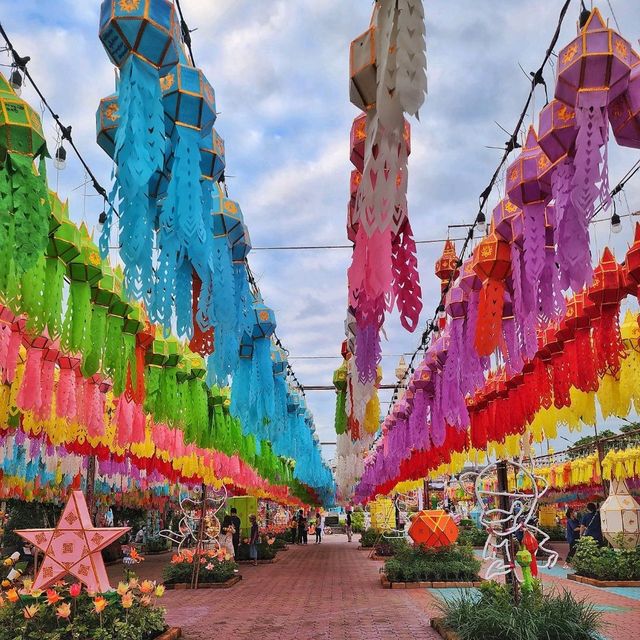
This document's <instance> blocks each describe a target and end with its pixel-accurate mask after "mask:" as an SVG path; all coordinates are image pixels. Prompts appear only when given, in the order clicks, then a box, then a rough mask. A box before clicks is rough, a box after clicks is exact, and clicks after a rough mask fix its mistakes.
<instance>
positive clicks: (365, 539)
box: [360, 528, 380, 549]
mask: <svg viewBox="0 0 640 640" xmlns="http://www.w3.org/2000/svg"><path fill="white" fill-rule="evenodd" d="M379 537H380V532H379V531H376V530H375V529H371V528H369V529H365V530H364V531H363V532H362V533H361V534H360V546H361V547H362V548H363V549H370V548H371V547H373V545H374V544H375V543H376V541H377V540H378V538H379Z"/></svg>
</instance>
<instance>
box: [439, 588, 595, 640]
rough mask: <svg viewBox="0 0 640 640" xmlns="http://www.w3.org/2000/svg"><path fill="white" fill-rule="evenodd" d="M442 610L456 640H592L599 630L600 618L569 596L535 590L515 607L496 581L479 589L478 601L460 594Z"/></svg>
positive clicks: (441, 607) (442, 607)
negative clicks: (481, 639) (456, 637)
mask: <svg viewBox="0 0 640 640" xmlns="http://www.w3.org/2000/svg"><path fill="white" fill-rule="evenodd" d="M440 609H441V611H442V614H443V617H444V623H445V625H446V626H447V627H449V628H450V629H452V630H453V631H455V632H456V633H457V634H458V635H459V636H460V640H478V639H479V638H491V639H492V640H568V639H569V638H571V640H596V638H599V637H600V635H599V634H600V631H601V630H602V627H603V622H602V613H601V612H599V611H597V610H596V609H595V608H594V606H593V604H590V603H588V602H586V601H584V600H576V599H575V598H574V597H573V595H572V594H571V593H570V592H568V591H564V592H563V593H562V594H560V595H558V594H556V593H550V594H544V593H542V591H541V590H540V589H536V590H535V591H534V592H533V593H530V594H522V597H521V599H520V602H519V604H518V605H515V604H514V602H513V599H512V598H511V595H510V592H509V590H508V589H507V588H506V587H505V586H502V585H499V584H497V583H495V582H490V583H485V584H483V585H482V587H481V588H480V595H479V596H478V595H477V594H476V593H474V592H460V594H459V595H457V596H453V597H450V598H448V599H447V600H446V601H445V602H443V603H442V604H441V605H440Z"/></svg>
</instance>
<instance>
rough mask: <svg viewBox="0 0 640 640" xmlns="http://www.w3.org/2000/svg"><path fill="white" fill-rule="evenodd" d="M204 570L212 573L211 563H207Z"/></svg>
mask: <svg viewBox="0 0 640 640" xmlns="http://www.w3.org/2000/svg"><path fill="white" fill-rule="evenodd" d="M205 569H206V570H207V571H213V565H212V564H211V563H209V564H208V565H207V566H206V567H205Z"/></svg>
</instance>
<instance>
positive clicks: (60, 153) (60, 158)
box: [53, 145, 67, 171]
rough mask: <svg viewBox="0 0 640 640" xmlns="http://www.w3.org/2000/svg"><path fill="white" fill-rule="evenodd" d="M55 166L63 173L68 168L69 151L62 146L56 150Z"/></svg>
mask: <svg viewBox="0 0 640 640" xmlns="http://www.w3.org/2000/svg"><path fill="white" fill-rule="evenodd" d="M53 166H54V167H55V168H56V169H58V170H59V171H62V170H63V169H64V168H65V167H66V166H67V151H66V149H65V148H64V147H63V146H62V145H60V146H59V147H58V148H57V149H56V156H55V158H54V160H53Z"/></svg>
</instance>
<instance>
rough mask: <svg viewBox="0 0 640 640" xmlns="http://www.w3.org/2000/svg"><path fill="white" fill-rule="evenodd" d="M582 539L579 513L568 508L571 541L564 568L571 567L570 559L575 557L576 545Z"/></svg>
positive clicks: (568, 538) (569, 538) (569, 537)
mask: <svg viewBox="0 0 640 640" xmlns="http://www.w3.org/2000/svg"><path fill="white" fill-rule="evenodd" d="M579 539H580V520H578V514H577V513H576V511H575V509H572V508H571V507H568V508H567V542H568V543H569V553H568V554H567V559H566V560H565V563H564V568H565V569H568V568H569V560H571V558H573V554H574V553H575V552H576V545H577V544H578V540H579Z"/></svg>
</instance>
